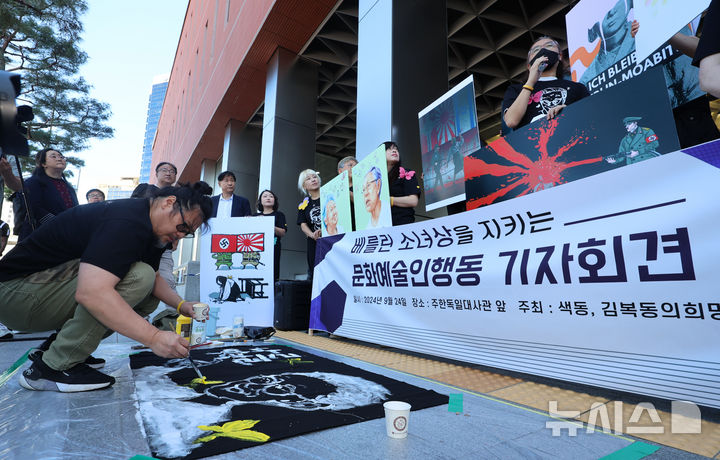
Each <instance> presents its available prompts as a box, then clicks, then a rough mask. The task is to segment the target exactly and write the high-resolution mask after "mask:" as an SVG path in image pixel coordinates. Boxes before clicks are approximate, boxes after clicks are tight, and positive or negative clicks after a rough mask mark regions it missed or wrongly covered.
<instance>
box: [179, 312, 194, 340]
mask: <svg viewBox="0 0 720 460" xmlns="http://www.w3.org/2000/svg"><path fill="white" fill-rule="evenodd" d="M191 331H192V318H190V317H188V316H184V315H180V316H178V318H177V321H176V323H175V333H177V334H178V335H179V336H180V337H182V338H184V339H186V340H188V341H189V340H190V333H191Z"/></svg>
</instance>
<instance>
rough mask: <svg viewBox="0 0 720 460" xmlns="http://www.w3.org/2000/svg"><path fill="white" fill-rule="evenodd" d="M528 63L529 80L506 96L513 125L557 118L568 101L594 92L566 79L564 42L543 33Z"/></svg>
mask: <svg viewBox="0 0 720 460" xmlns="http://www.w3.org/2000/svg"><path fill="white" fill-rule="evenodd" d="M527 67H528V77H527V81H526V82H525V84H524V85H520V84H514V85H510V87H508V89H507V91H505V97H504V98H503V103H502V116H503V121H504V122H505V124H506V125H507V126H508V127H509V128H510V129H517V128H519V127H521V126H525V125H527V124H528V123H532V122H533V121H535V120H539V119H541V118H547V119H548V120H549V119H551V118H554V117H556V116H557V115H558V114H559V113H560V111H561V110H562V109H563V108H564V107H566V106H567V105H568V104H571V103H573V102H575V101H578V100H580V99H582V98H584V97H586V96H589V95H590V92H589V91H588V90H587V88H586V87H585V86H584V85H582V84H580V83H576V82H574V81H571V80H565V79H563V74H564V66H563V64H562V60H561V59H560V46H559V45H558V42H556V41H555V40H553V39H552V38H549V37H541V38H539V39H538V40H536V41H535V42H534V43H533V44H532V46H531V47H530V51H529V52H528V64H527Z"/></svg>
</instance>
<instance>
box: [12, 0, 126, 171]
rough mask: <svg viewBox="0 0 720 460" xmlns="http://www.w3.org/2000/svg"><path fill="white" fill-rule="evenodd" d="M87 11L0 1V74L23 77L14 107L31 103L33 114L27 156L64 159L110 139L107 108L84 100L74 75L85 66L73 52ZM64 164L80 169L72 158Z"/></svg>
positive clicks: (79, 6) (85, 87)
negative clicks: (44, 152) (50, 154)
mask: <svg viewBox="0 0 720 460" xmlns="http://www.w3.org/2000/svg"><path fill="white" fill-rule="evenodd" d="M86 11H87V4H86V3H85V1H84V0H3V1H2V2H0V51H1V52H2V59H1V60H0V70H7V71H9V72H16V73H19V74H20V75H21V76H22V93H21V94H20V96H19V97H18V104H20V103H28V104H30V105H31V106H32V107H33V112H34V113H35V118H34V120H33V121H32V122H29V123H27V127H28V128H29V134H30V148H31V151H37V150H40V149H42V148H47V147H53V148H56V149H58V150H59V151H60V152H62V153H63V154H65V155H66V156H68V154H69V153H71V152H79V151H82V150H84V149H86V148H87V147H88V142H89V140H90V139H92V138H101V139H102V138H109V137H112V136H113V129H112V128H111V127H110V126H108V125H107V124H106V122H107V120H108V119H109V118H110V115H111V112H110V106H109V105H108V104H107V103H104V102H100V101H97V100H95V99H93V98H92V97H89V95H88V94H89V91H90V88H91V86H90V85H89V84H88V83H87V82H86V81H85V80H84V79H83V78H82V77H81V76H79V75H78V72H79V69H80V66H81V65H82V64H84V63H85V62H86V61H87V54H86V53H85V52H83V51H82V50H81V49H80V48H79V47H78V43H79V41H80V34H81V33H82V30H83V26H82V23H81V22H80V17H81V16H82V15H83V14H84V13H85V12H86ZM68 162H69V163H71V164H73V165H75V166H78V167H79V166H82V165H83V164H84V162H83V161H82V160H80V159H79V158H74V157H71V156H68ZM26 163H31V162H26ZM32 166H33V165H28V169H32Z"/></svg>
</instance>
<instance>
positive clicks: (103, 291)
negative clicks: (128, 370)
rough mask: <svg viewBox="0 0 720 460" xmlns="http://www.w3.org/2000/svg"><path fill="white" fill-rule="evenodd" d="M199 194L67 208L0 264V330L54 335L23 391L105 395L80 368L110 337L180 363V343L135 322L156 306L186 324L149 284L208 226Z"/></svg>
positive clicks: (90, 372)
mask: <svg viewBox="0 0 720 460" xmlns="http://www.w3.org/2000/svg"><path fill="white" fill-rule="evenodd" d="M211 192H212V189H211V188H210V186H209V185H207V184H206V183H204V182H197V183H195V184H193V185H185V186H180V187H165V188H163V189H162V190H160V191H159V192H158V193H157V195H156V196H155V197H149V198H143V199H135V200H116V201H110V202H106V203H103V204H102V205H93V206H77V207H74V208H71V209H69V210H67V211H66V212H63V213H61V214H58V215H57V216H55V218H53V219H52V220H51V221H49V222H48V223H46V224H44V225H42V226H40V227H39V228H38V229H37V230H36V231H34V232H33V233H32V234H30V236H29V237H28V238H27V239H25V240H23V241H22V242H20V243H18V244H17V245H16V246H15V247H14V248H13V249H12V250H11V251H10V252H9V253H8V254H6V255H5V257H3V258H2V259H0V322H2V323H4V324H6V325H7V326H8V327H10V328H12V329H14V330H19V331H28V332H43V331H55V330H57V337H56V338H55V340H53V341H52V343H51V344H50V346H49V347H48V349H47V350H44V351H38V352H33V356H32V357H31V360H32V361H33V363H32V365H31V366H30V368H28V369H26V370H25V371H24V372H23V374H22V375H21V376H20V377H19V383H20V385H21V386H23V387H24V388H27V389H29V390H50V391H60V392H77V391H89V390H96V389H101V388H106V387H109V386H110V385H112V384H113V383H114V382H115V379H114V377H112V376H110V375H106V374H103V373H101V372H100V371H98V370H96V369H94V368H93V367H91V366H89V365H88V364H86V362H85V361H86V359H87V358H88V357H89V356H90V354H91V353H92V352H93V351H95V349H96V348H97V346H98V345H99V343H100V341H101V340H102V339H103V338H104V337H107V336H109V335H110V334H111V333H112V332H113V331H115V332H118V333H120V334H122V335H125V336H127V337H129V338H131V339H133V340H137V341H138V342H140V343H142V344H143V345H145V346H147V347H149V348H150V349H151V350H152V351H153V352H154V353H155V354H157V355H158V356H162V357H166V358H181V357H185V356H187V354H188V342H187V340H185V339H183V338H181V337H180V336H179V335H177V334H175V332H174V331H173V332H171V331H160V330H158V329H157V328H155V327H154V326H153V325H151V324H150V323H148V322H147V321H145V320H144V319H143V317H144V316H146V315H148V314H149V313H151V312H152V311H154V310H155V308H156V307H157V305H158V302H159V301H163V302H165V303H167V304H169V305H173V306H174V308H175V309H176V310H177V311H178V312H179V313H181V314H183V315H186V316H190V317H192V316H193V309H192V307H193V305H194V304H195V302H190V301H187V302H186V301H185V300H183V299H182V298H181V297H180V296H179V295H178V294H177V293H176V292H175V291H174V290H172V289H171V288H170V287H169V286H168V284H167V283H166V282H165V280H164V279H163V278H162V277H161V276H160V275H159V274H158V267H159V262H160V256H161V253H162V252H163V251H164V248H165V247H166V246H167V245H168V244H172V243H174V242H176V241H177V240H179V239H180V238H183V237H185V236H186V235H188V234H191V233H194V232H195V231H197V229H198V228H199V227H200V226H201V225H203V224H204V223H205V222H207V220H208V219H209V218H210V214H211V212H212V203H211V201H210V197H209V196H207V195H208V194H209V193H211Z"/></svg>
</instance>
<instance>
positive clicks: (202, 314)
mask: <svg viewBox="0 0 720 460" xmlns="http://www.w3.org/2000/svg"><path fill="white" fill-rule="evenodd" d="M193 311H194V313H195V321H202V322H203V323H204V322H205V321H207V320H208V317H209V314H210V307H209V306H208V304H206V303H196V304H195V305H193Z"/></svg>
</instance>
